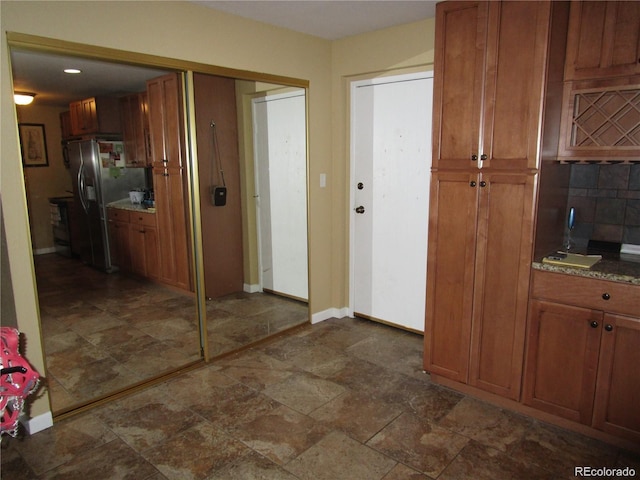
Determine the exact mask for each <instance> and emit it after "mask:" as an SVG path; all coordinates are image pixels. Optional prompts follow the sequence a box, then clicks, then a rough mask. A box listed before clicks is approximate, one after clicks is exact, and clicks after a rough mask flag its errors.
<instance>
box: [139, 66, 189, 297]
mask: <svg viewBox="0 0 640 480" xmlns="http://www.w3.org/2000/svg"><path fill="white" fill-rule="evenodd" d="M147 95H148V100H149V131H150V136H151V155H152V157H153V158H152V160H153V161H152V165H153V188H154V195H155V203H156V216H157V224H158V243H159V248H160V269H159V270H160V271H159V275H160V279H161V280H162V281H163V282H165V283H168V284H171V285H174V286H176V287H179V288H182V289H184V290H191V289H192V284H191V268H190V260H189V259H190V250H189V245H190V237H189V229H188V208H187V206H188V203H187V199H186V198H187V197H186V192H187V188H186V182H187V175H186V167H185V165H184V161H183V158H184V151H185V149H184V123H183V112H182V82H181V77H180V76H179V74H177V73H171V74H168V75H164V76H161V77H158V78H154V79H151V80H148V81H147Z"/></svg>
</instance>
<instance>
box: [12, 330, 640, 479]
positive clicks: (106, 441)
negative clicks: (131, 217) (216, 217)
mask: <svg viewBox="0 0 640 480" xmlns="http://www.w3.org/2000/svg"><path fill="white" fill-rule="evenodd" d="M421 363H422V337H421V336H419V335H415V334H411V333H407V332H404V331H401V330H398V329H394V328H391V327H388V326H384V325H379V324H375V323H371V322H368V321H364V320H358V319H341V320H338V319H331V320H328V321H326V322H322V323H320V324H317V325H305V326H303V327H301V328H299V329H296V330H293V331H289V332H287V333H285V334H283V335H282V336H280V337H278V338H275V339H273V340H270V341H268V342H265V343H262V344H260V345H258V346H255V347H253V348H251V349H248V350H245V351H243V352H241V353H237V354H234V355H232V356H229V357H226V358H224V359H222V360H218V361H215V362H213V363H211V364H208V365H205V366H203V367H201V368H199V369H197V370H193V371H190V372H188V373H185V374H184V375H182V376H180V377H177V378H174V379H171V380H168V381H166V382H165V383H163V384H160V385H157V386H154V387H150V388H148V389H146V390H144V391H142V392H139V393H137V394H134V395H131V396H128V397H125V398H122V399H120V400H117V401H115V402H112V403H110V404H107V405H105V406H102V407H99V408H96V409H93V410H91V411H89V412H87V413H83V414H79V415H76V416H73V417H70V418H67V419H65V420H62V421H60V422H57V423H56V424H55V425H54V426H53V427H52V428H50V429H48V430H45V431H42V432H40V433H37V434H35V435H33V436H31V437H25V438H22V439H20V438H17V439H15V438H7V437H5V438H4V439H3V450H2V478H6V479H11V480H21V479H30V480H33V479H65V480H73V479H81V480H87V479H100V480H106V479H114V480H116V479H117V480H122V479H132V480H134V479H135V480H161V479H180V480H187V479H194V480H204V479H207V480H208V479H225V480H231V479H238V480H247V479H273V480H276V479H277V480H295V479H299V480H300V479H313V480H324V479H326V480H339V479H348V480H357V479H362V480H376V479H385V480H399V479H412V480H417V479H439V480H453V479H474V480H476V479H477V480H484V479H491V480H503V479H518V480H521V479H545V480H547V479H568V478H573V468H574V466H577V465H586V466H592V467H615V466H620V467H626V466H630V467H632V468H635V470H636V472H640V457H639V456H637V455H634V454H632V453H629V452H625V451H621V450H619V449H617V448H615V447H613V446H610V445H607V444H604V443H601V442H598V441H595V440H593V439H590V438H587V437H584V436H581V435H578V434H575V433H572V432H568V431H566V430H563V429H560V428H557V427H553V426H549V425H546V424H543V423H541V422H538V421H536V420H532V419H529V418H526V417H523V416H520V415H517V414H514V413H511V412H508V411H505V410H502V409H499V408H497V407H494V406H491V405H489V404H486V403H484V402H481V401H478V400H475V399H472V398H470V397H465V396H463V395H461V394H458V393H456V392H453V391H451V390H448V389H445V388H443V387H440V386H437V385H434V384H432V383H430V381H429V377H428V375H425V374H424V373H422V371H421Z"/></svg>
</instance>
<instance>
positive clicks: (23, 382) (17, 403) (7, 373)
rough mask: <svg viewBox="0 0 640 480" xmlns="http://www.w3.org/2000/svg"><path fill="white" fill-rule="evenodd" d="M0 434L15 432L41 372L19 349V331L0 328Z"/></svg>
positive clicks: (15, 433) (36, 386) (12, 433)
mask: <svg viewBox="0 0 640 480" xmlns="http://www.w3.org/2000/svg"><path fill="white" fill-rule="evenodd" d="M0 341H1V344H0V415H1V417H0V434H4V433H7V434H9V435H11V436H13V437H15V436H16V435H17V434H18V419H19V417H20V413H21V412H22V407H23V406H24V400H25V398H27V396H29V395H30V394H31V393H33V392H34V391H35V390H36V389H37V388H38V383H39V379H40V375H38V372H36V371H35V370H34V369H33V368H32V367H31V365H29V362H27V361H26V360H25V359H24V358H22V356H21V355H20V352H19V343H20V332H18V330H16V329H15V328H11V327H0Z"/></svg>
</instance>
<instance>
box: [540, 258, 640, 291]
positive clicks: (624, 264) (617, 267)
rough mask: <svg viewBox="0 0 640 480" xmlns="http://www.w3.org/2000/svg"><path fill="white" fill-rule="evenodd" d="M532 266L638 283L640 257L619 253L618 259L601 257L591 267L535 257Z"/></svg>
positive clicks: (614, 280) (639, 283)
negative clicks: (545, 260) (554, 262)
mask: <svg viewBox="0 0 640 480" xmlns="http://www.w3.org/2000/svg"><path fill="white" fill-rule="evenodd" d="M531 266H532V268H535V269H536V270H545V271H548V272H557V273H566V274H568V275H576V276H580V277H591V278H598V279H601V280H610V281H612V282H624V283H631V284H633V285H640V258H638V256H637V255H633V256H632V255H628V256H627V255H624V254H622V255H620V259H619V260H618V259H610V258H603V259H602V260H600V261H599V262H598V263H596V264H595V265H594V266H593V267H591V268H575V267H567V266H560V265H551V264H548V263H542V259H537V261H534V262H533V263H532V265H531Z"/></svg>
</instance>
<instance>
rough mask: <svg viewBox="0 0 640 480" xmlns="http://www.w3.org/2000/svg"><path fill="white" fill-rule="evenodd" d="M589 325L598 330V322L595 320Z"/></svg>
mask: <svg viewBox="0 0 640 480" xmlns="http://www.w3.org/2000/svg"><path fill="white" fill-rule="evenodd" d="M589 325H591V328H598V322H596V321H595V320H594V321H593V322H591V323H590V324H589Z"/></svg>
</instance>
